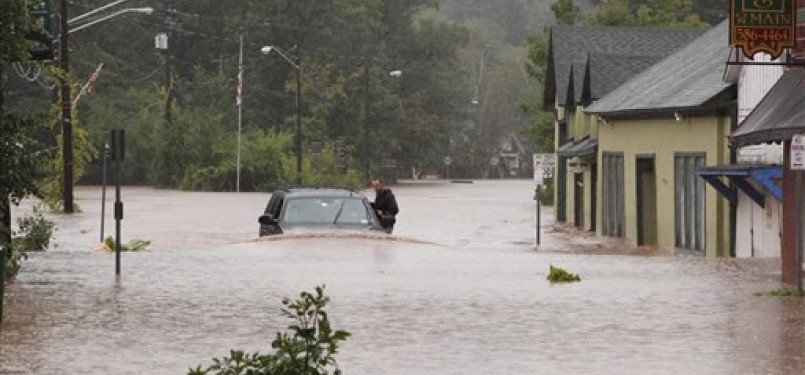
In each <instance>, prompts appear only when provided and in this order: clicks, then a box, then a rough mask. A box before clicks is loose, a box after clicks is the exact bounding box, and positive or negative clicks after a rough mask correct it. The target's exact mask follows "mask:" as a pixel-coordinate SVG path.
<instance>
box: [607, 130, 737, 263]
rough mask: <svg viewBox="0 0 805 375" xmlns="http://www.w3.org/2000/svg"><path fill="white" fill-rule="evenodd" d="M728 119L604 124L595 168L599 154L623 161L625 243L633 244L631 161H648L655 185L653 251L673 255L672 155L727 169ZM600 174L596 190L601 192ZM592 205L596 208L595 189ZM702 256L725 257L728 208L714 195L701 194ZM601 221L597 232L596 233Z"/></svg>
mask: <svg viewBox="0 0 805 375" xmlns="http://www.w3.org/2000/svg"><path fill="white" fill-rule="evenodd" d="M729 131H730V119H729V117H693V118H683V119H682V120H681V121H676V120H675V119H674V117H673V116H669V117H668V118H659V119H648V120H621V121H609V123H607V124H603V125H601V126H600V127H599V130H598V135H599V153H598V155H599V156H598V159H599V161H598V164H599V165H601V163H602V160H601V159H602V158H601V155H602V153H603V152H622V153H623V156H624V189H625V192H624V195H625V237H626V238H627V239H628V240H629V241H631V242H632V243H634V244H637V202H636V197H637V192H636V190H637V187H636V183H637V180H636V176H635V174H636V171H635V167H636V161H635V160H636V156H638V155H649V154H653V155H654V162H655V175H656V178H657V181H656V182H655V185H656V189H657V191H656V197H657V198H656V199H657V210H656V216H657V218H656V222H657V246H658V247H659V248H662V249H668V250H673V249H675V247H676V239H675V230H676V228H675V205H674V203H675V180H674V175H675V169H674V161H675V159H674V158H675V155H676V154H677V153H705V155H706V165H718V164H727V163H729V148H728V147H727V135H728V134H729ZM602 178H603V176H602V174H599V177H598V186H602ZM598 191H599V198H598V201H599V202H602V196H601V193H600V192H601V191H602V189H598ZM704 217H705V219H704V220H705V252H706V255H707V256H710V257H714V256H725V255H727V254H729V242H730V241H729V204H728V202H727V201H726V200H725V199H723V198H721V197H720V196H719V195H718V193H717V192H716V191H715V190H714V189H709V188H708V189H705V211H704ZM601 223H602V221H601V220H598V221H597V227H598V228H597V232H598V233H601V232H602V227H601Z"/></svg>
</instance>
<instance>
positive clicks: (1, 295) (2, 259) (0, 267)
mask: <svg viewBox="0 0 805 375" xmlns="http://www.w3.org/2000/svg"><path fill="white" fill-rule="evenodd" d="M5 289H6V248H5V247H2V246H0V324H3V305H4V304H5V301H6V299H5V298H6V297H5Z"/></svg>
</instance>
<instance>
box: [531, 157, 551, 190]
mask: <svg viewBox="0 0 805 375" xmlns="http://www.w3.org/2000/svg"><path fill="white" fill-rule="evenodd" d="M554 163H555V159H554V154H534V183H535V184H537V185H542V184H543V182H544V179H546V178H551V177H553V168H554Z"/></svg>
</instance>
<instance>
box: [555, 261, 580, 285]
mask: <svg viewBox="0 0 805 375" xmlns="http://www.w3.org/2000/svg"><path fill="white" fill-rule="evenodd" d="M548 281H550V282H552V283H575V282H579V281H581V277H580V276H579V275H577V274H574V273H570V272H567V271H565V270H564V269H562V268H559V267H554V266H553V264H551V272H550V273H549V274H548Z"/></svg>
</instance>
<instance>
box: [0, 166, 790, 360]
mask: <svg viewBox="0 0 805 375" xmlns="http://www.w3.org/2000/svg"><path fill="white" fill-rule="evenodd" d="M529 191H530V188H529V185H528V182H485V183H476V184H472V185H436V186H404V187H399V188H396V189H395V193H396V195H397V198H398V200H399V201H400V205H401V209H402V214H401V216H400V218H399V221H398V226H397V227H396V228H395V230H396V234H397V235H398V237H395V236H392V237H387V236H385V235H377V236H376V237H374V236H375V235H374V234H371V235H367V236H363V235H361V236H354V235H346V234H344V235H339V236H323V235H321V234H317V235H309V236H304V235H299V236H284V237H277V238H273V239H259V240H258V239H256V234H257V222H256V219H257V216H258V215H259V213H260V211H261V209H262V207H265V202H266V201H267V196H265V195H262V194H240V195H237V194H218V193H179V192H164V191H153V190H148V189H126V190H124V199H127V206H126V209H127V212H126V213H127V216H126V220H125V222H124V235H126V236H127V237H126V238H134V237H137V238H143V239H151V240H153V250H152V251H149V252H144V253H132V254H124V256H123V276H122V277H121V278H120V279H119V280H116V279H115V277H114V257H113V256H112V255H109V254H101V253H97V252H94V251H93V250H92V249H93V248H94V245H95V244H96V242H97V240H98V233H97V231H96V230H95V228H96V227H97V226H98V223H97V212H98V211H99V210H98V208H97V206H98V203H99V202H98V201H97V200H91V199H89V198H91V197H92V196H93V195H95V194H96V191H95V190H89V189H81V190H79V195H80V196H81V197H84V200H82V201H81V204H82V208H83V209H84V212H83V213H82V214H79V215H76V216H74V217H60V218H58V220H59V223H60V227H61V229H60V232H59V233H58V238H57V241H56V242H57V243H58V245H59V247H58V248H57V249H54V250H51V251H49V252H46V253H41V254H34V255H33V257H32V259H31V260H29V261H28V262H27V263H26V264H25V265H24V269H23V272H22V273H21V274H20V275H19V277H18V280H17V281H16V282H15V283H14V284H13V285H11V287H10V289H9V292H10V294H11V298H10V299H9V301H8V305H7V308H6V320H5V322H4V324H3V328H2V332H0V359H1V360H0V374H31V373H33V374H112V373H114V374H145V373H147V374H177V373H183V372H185V371H186V369H187V368H188V367H189V366H194V365H196V364H199V363H202V362H204V361H207V360H208V359H209V358H210V357H212V356H219V355H223V354H226V353H227V351H228V349H230V348H244V349H248V350H254V349H259V348H267V347H268V343H269V340H270V339H271V338H272V337H273V333H274V332H276V331H277V330H281V329H283V328H284V327H285V326H286V324H287V323H286V322H285V321H283V320H282V319H280V318H279V314H278V309H279V306H280V304H279V301H280V300H281V299H282V297H285V296H292V295H295V294H296V293H297V292H299V291H301V290H304V289H310V288H312V287H313V286H315V285H317V284H322V283H323V284H326V285H327V288H328V290H329V293H330V294H331V296H332V298H333V302H332V311H331V313H330V314H331V318H332V320H333V321H334V324H335V325H336V326H337V327H338V328H343V329H347V330H349V331H352V332H353V336H352V337H351V338H350V340H349V341H347V344H346V345H345V347H344V349H343V351H342V355H341V357H340V358H341V367H342V369H344V370H345V373H347V374H406V375H407V374H467V373H477V374H543V373H559V372H563V373H569V374H588V373H591V374H599V373H625V374H649V373H650V374H802V373H803V372H804V371H805V364H803V358H802V357H803V355H804V354H805V347H803V339H804V338H805V335H803V329H804V327H805V319H803V312H804V311H805V308H804V307H803V304H802V301H801V300H798V299H777V298H767V297H755V296H753V293H754V292H756V291H764V290H770V289H774V288H776V287H777V284H776V283H775V282H774V280H775V279H776V276H774V275H772V274H771V273H770V270H774V269H775V267H776V266H777V264H776V263H775V262H773V261H772V262H769V261H758V260H749V261H746V260H742V261H738V260H719V261H715V260H705V259H700V258H673V257H657V256H655V257H636V256H601V255H581V254H570V253H561V252H545V251H534V248H533V239H532V238H531V236H533V232H534V224H533V212H534V211H533V208H534V206H533V201H531V196H530V193H529ZM109 227H111V224H108V225H107V228H109ZM82 232H83V233H82ZM126 238H124V240H126ZM543 241H544V242H547V245H546V247H547V248H559V247H561V246H562V244H561V243H558V242H556V238H555V237H553V236H552V235H551V234H546V235H545V236H544V237H543ZM437 244H438V245H437ZM550 264H554V265H560V266H562V267H564V268H566V269H568V270H569V271H572V272H574V273H579V274H581V276H582V278H583V281H582V282H581V283H577V284H573V285H560V286H551V285H549V284H548V283H547V282H546V281H545V277H546V274H547V270H548V266H549V265H550Z"/></svg>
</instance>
